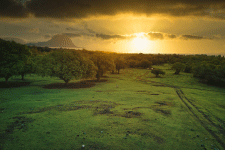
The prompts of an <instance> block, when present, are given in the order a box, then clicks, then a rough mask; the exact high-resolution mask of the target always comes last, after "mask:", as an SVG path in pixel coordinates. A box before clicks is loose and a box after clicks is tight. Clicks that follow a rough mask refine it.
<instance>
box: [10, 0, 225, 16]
mask: <svg viewBox="0 0 225 150" xmlns="http://www.w3.org/2000/svg"><path fill="white" fill-rule="evenodd" d="M7 1H9V0H7ZM27 8H28V9H29V10H30V12H32V13H33V14H35V16H36V17H51V18H85V17H88V16H100V15H115V14H118V13H129V12H132V13H134V14H146V15H152V14H166V15H171V16H190V15H193V16H207V17H213V18H220V19H225V1H224V0H204V1H198V0H160V1H158V0H142V1H140V0H31V1H30V2H29V3H27Z"/></svg>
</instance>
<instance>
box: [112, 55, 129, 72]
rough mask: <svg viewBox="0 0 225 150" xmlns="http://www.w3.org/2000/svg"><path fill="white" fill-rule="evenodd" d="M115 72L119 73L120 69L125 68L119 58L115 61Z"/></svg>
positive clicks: (124, 64) (122, 60)
mask: <svg viewBox="0 0 225 150" xmlns="http://www.w3.org/2000/svg"><path fill="white" fill-rule="evenodd" d="M114 62H115V65H116V70H117V72H118V74H119V73H120V69H124V68H125V67H126V63H125V60H124V59H123V58H121V57H118V58H116V59H115V61H114Z"/></svg>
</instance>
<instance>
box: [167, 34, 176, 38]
mask: <svg viewBox="0 0 225 150" xmlns="http://www.w3.org/2000/svg"><path fill="white" fill-rule="evenodd" d="M166 37H167V38H169V39H175V38H177V36H176V35H174V34H167V35H166Z"/></svg>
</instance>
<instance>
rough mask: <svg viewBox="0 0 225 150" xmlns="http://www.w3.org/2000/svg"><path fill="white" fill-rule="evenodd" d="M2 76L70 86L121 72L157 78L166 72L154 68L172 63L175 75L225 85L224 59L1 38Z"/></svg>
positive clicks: (0, 72) (0, 73)
mask: <svg viewBox="0 0 225 150" xmlns="http://www.w3.org/2000/svg"><path fill="white" fill-rule="evenodd" d="M0 56H1V57H2V59H1V60H0V77H1V78H5V81H6V82H7V81H8V79H9V78H10V77H12V76H14V75H20V76H21V79H22V80H24V76H25V74H30V73H35V74H38V75H41V76H51V77H58V78H60V79H61V80H63V81H64V82H65V83H66V84H68V83H69V82H70V81H71V80H74V79H87V78H96V79H97V80H98V81H99V80H100V79H101V77H102V76H103V75H104V74H105V73H106V72H108V71H110V72H111V73H116V72H117V73H120V70H121V69H124V68H126V67H129V68H144V69H146V68H149V69H151V72H152V73H153V74H155V75H156V77H158V76H159V75H160V74H161V75H164V74H165V72H164V71H162V70H160V69H157V68H152V65H162V64H165V63H169V64H171V65H172V67H171V69H174V70H175V72H174V74H176V75H178V74H179V73H180V72H182V71H183V72H186V73H192V74H193V76H194V77H196V78H198V79H199V80H200V81H201V82H203V83H207V84H213V85H221V84H224V83H225V59H224V57H221V56H220V55H219V56H207V55H177V54H142V53H139V54H120V53H112V52H102V51H88V50H85V49H83V50H71V49H70V50H68V49H50V48H47V47H36V46H30V47H28V46H26V45H22V44H18V43H16V42H14V41H12V42H9V41H5V40H2V39H0Z"/></svg>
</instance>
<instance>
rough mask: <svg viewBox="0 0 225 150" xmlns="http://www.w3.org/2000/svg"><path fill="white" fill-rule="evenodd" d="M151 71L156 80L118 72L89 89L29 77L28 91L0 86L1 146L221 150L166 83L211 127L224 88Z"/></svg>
mask: <svg viewBox="0 0 225 150" xmlns="http://www.w3.org/2000/svg"><path fill="white" fill-rule="evenodd" d="M158 68H161V69H164V70H165V71H166V75H165V76H164V77H163V78H153V77H154V75H152V74H151V73H149V72H150V71H148V70H141V69H125V70H123V71H121V74H120V75H117V74H115V75H111V74H110V75H109V77H110V78H108V82H105V83H99V84H97V85H96V86H95V87H92V88H89V89H61V90H60V89H43V88H42V87H41V86H42V85H45V84H49V83H55V82H62V81H60V80H58V79H55V78H40V77H37V76H33V77H32V76H31V77H29V76H27V79H28V81H29V80H30V81H32V83H31V84H30V86H26V87H20V88H10V89H0V95H1V105H0V109H1V114H0V115H1V116H0V117H1V119H0V122H1V125H0V131H1V132H0V137H3V139H1V143H0V144H1V148H3V149H37V150H38V149H68V150H69V149H80V148H81V146H82V145H85V148H86V149H159V150H160V149H171V150H172V149H190V150H193V149H203V148H204V147H206V148H207V149H210V148H211V147H213V148H220V149H221V145H220V144H219V143H218V142H217V141H216V140H215V138H214V137H213V136H212V135H211V134H210V133H209V132H208V131H207V130H206V129H205V128H204V127H203V126H202V125H201V123H200V122H199V120H198V119H196V117H195V116H194V115H193V113H192V112H190V110H189V109H188V108H187V107H186V105H185V104H184V103H183V102H182V101H181V100H180V98H179V97H178V95H177V93H176V90H175V89H174V88H171V87H169V86H168V85H172V86H176V88H177V87H179V88H181V89H182V90H183V92H184V94H185V95H186V97H187V98H189V99H190V100H191V101H193V103H194V104H195V105H196V106H198V108H199V109H200V110H201V111H202V112H204V113H206V114H209V113H210V114H209V115H210V116H211V118H210V119H211V120H213V119H214V120H213V121H214V122H215V124H219V123H220V122H218V121H217V120H216V119H218V118H219V119H221V121H225V118H224V117H225V116H224V115H223V114H225V111H224V110H225V109H224V106H225V102H224V99H223V98H224V90H223V89H220V88H215V87H209V86H207V85H202V84H199V83H198V82H197V81H196V80H195V79H193V78H192V77H191V75H190V74H184V73H181V75H178V76H174V75H173V74H172V73H173V71H171V70H167V69H168V68H169V66H158ZM15 79H17V78H16V77H15V78H14V80H15ZM12 80H13V79H12ZM162 83H163V84H164V85H162ZM165 85H166V86H165ZM196 114H197V115H199V116H200V115H201V113H199V112H196ZM213 116H214V117H213ZM215 116H216V117H217V118H216V119H215ZM15 117H16V118H15ZM201 119H204V117H202V118H201ZM207 127H208V126H207ZM212 130H217V129H214V128H213V129H212ZM215 132H216V131H215ZM219 138H221V136H219ZM222 138H223V137H222ZM201 144H203V145H204V146H203V145H202V146H201ZM212 145H213V146H212Z"/></svg>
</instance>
